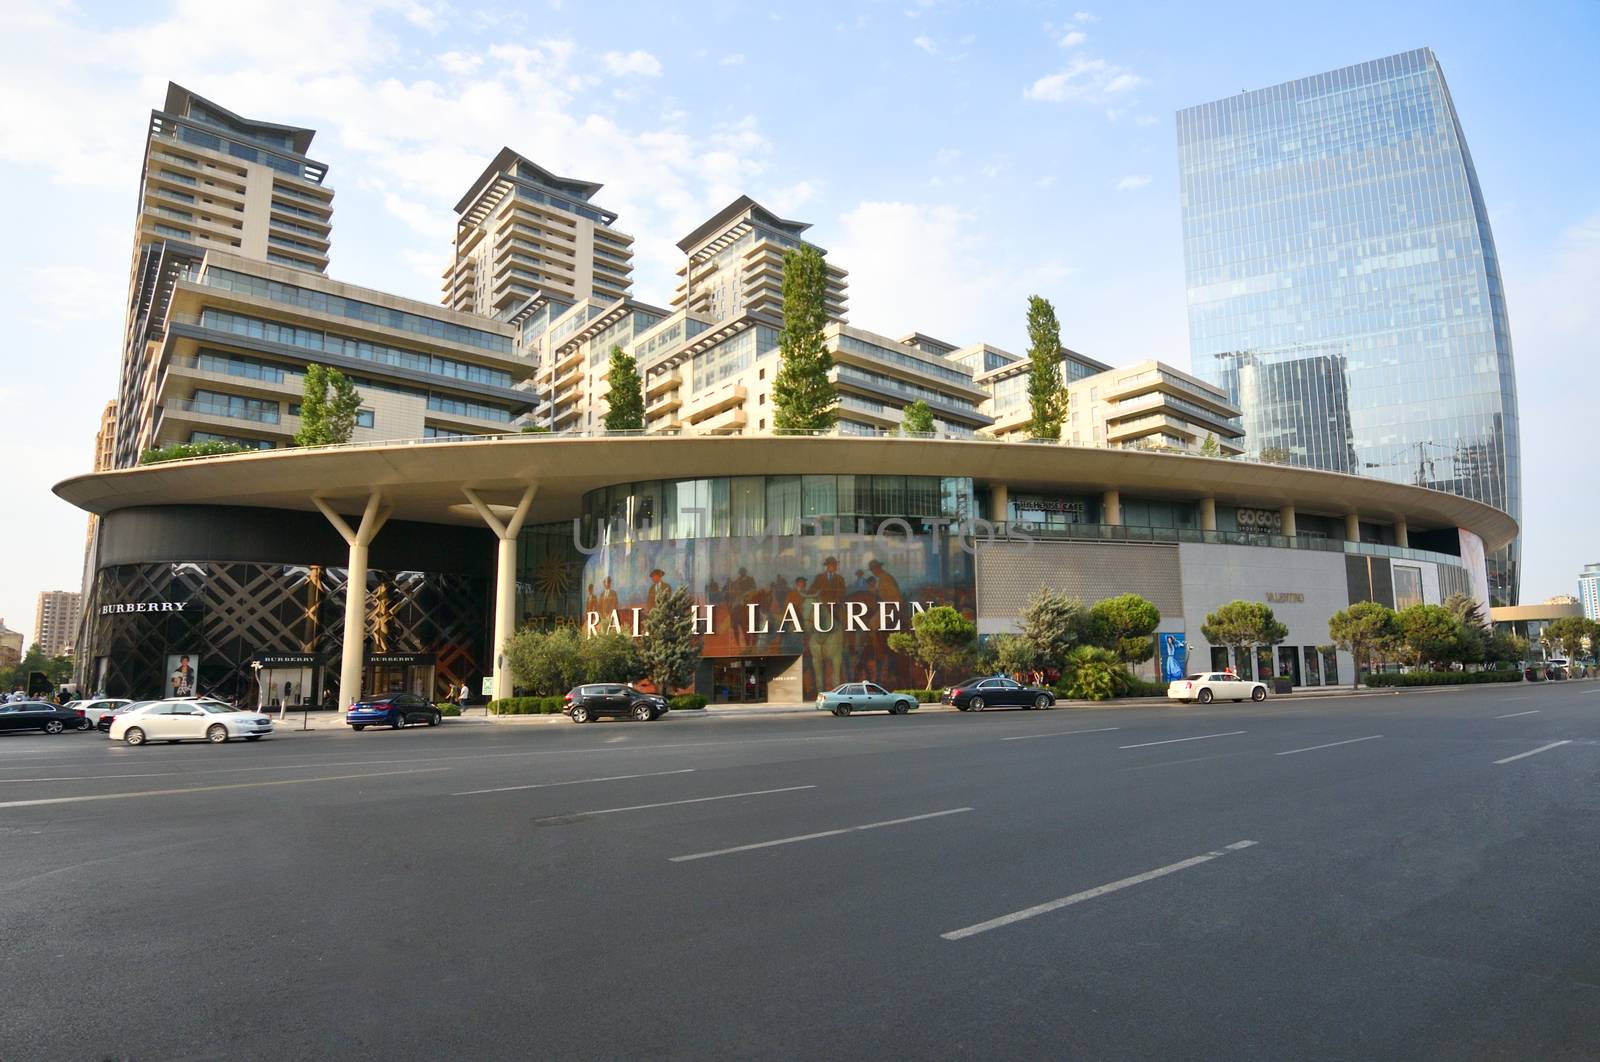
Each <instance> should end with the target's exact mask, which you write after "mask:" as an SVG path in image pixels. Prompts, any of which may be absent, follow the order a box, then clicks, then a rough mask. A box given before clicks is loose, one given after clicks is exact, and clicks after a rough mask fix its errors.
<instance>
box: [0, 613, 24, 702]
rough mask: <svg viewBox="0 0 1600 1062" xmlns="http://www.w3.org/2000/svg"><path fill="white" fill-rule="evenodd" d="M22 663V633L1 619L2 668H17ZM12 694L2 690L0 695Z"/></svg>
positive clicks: (0, 653)
mask: <svg viewBox="0 0 1600 1062" xmlns="http://www.w3.org/2000/svg"><path fill="white" fill-rule="evenodd" d="M21 661H22V632H21V631H14V630H12V629H11V628H10V627H7V626H6V621H5V619H4V618H0V667H16V666H17V664H19V663H20V662H21ZM24 677H26V676H24ZM10 692H11V691H10V690H0V693H10Z"/></svg>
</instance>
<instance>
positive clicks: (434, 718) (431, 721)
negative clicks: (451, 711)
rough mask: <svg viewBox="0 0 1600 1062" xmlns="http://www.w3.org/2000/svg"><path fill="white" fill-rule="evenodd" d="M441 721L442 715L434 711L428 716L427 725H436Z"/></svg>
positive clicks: (442, 720) (442, 719)
mask: <svg viewBox="0 0 1600 1062" xmlns="http://www.w3.org/2000/svg"><path fill="white" fill-rule="evenodd" d="M442 722H444V716H443V715H442V714H441V713H439V712H434V713H433V714H432V715H430V716H428V725H429V726H438V725H439V724H440V723H442Z"/></svg>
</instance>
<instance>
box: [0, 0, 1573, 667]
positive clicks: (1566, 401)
mask: <svg viewBox="0 0 1600 1062" xmlns="http://www.w3.org/2000/svg"><path fill="white" fill-rule="evenodd" d="M0 39H3V40H6V41H9V42H10V44H11V47H10V49H8V52H9V54H8V55H7V63H6V64H5V67H4V69H0V93H3V95H4V96H5V98H7V99H8V100H11V101H13V102H12V106H11V108H10V109H9V114H8V120H7V123H6V124H5V126H4V127H3V128H0V152H3V153H4V156H5V161H6V163H7V165H6V166H5V167H4V168H3V174H0V182H3V187H4V193H5V195H4V199H3V200H0V201H4V202H6V203H9V204H14V205H13V206H12V207H11V208H10V209H9V210H8V211H7V217H6V229H7V239H6V240H5V241H4V242H3V243H0V263H3V275H4V277H5V279H6V283H5V285H4V286H3V288H0V290H3V292H4V294H3V295H0V300H3V302H0V312H3V313H4V316H5V318H6V320H7V322H8V325H9V331H10V333H11V335H12V337H13V346H12V348H11V350H10V352H9V353H8V355H7V357H6V369H7V371H6V372H5V374H4V377H3V378H0V416H3V418H4V422H5V424H6V425H7V426H8V427H9V428H10V433H9V435H10V438H9V440H8V445H7V456H8V458H9V461H8V464H9V471H10V473H11V475H10V479H11V487H12V489H11V491H10V492H9V501H10V506H9V509H10V515H9V517H8V518H7V519H6V521H5V527H4V530H3V531H0V536H3V537H0V548H3V549H4V553H5V556H7V557H8V558H9V563H7V564H5V565H3V566H0V617H4V619H5V620H6V622H7V625H8V626H10V627H12V628H14V629H23V630H25V631H27V633H29V634H30V635H31V629H32V618H33V600H34V595H35V593H36V592H37V591H38V590H41V589H54V588H76V587H77V586H78V584H79V580H80V574H81V564H82V548H81V547H82V530H83V520H82V517H81V514H78V513H77V512H76V511H75V510H73V509H71V508H70V507H69V506H67V505H66V504H65V503H63V502H60V501H58V500H56V499H55V498H54V497H53V496H52V495H50V494H49V486H50V484H52V483H53V482H55V481H57V480H59V479H61V478H63V477H65V476H68V475H71V474H73V473H76V472H79V471H82V470H84V469H85V468H87V466H88V464H89V461H90V459H91V447H92V440H93V435H94V429H95V423H96V419H97V416H98V413H99V410H100V407H101V405H102V404H103V403H104V401H105V400H106V399H107V398H109V397H111V395H112V393H113V391H114V387H115V382H116V371H117V358H118V349H119V336H120V333H121V328H122V313H123V298H124V293H125V289H126V283H127V270H128V265H129V262H130V254H131V251H132V221H133V217H134V208H135V198H136V193H137V183H138V175H139V162H140V158H141V151H142V144H143V140H142V136H143V132H144V129H145V128H146V124H147V121H148V116H149V111H150V110H151V109H152V108H154V107H157V106H159V105H160V103H161V101H162V98H163V96H164V92H165V85H166V82H167V81H168V80H169V79H171V80H176V81H178V82H180V83H182V84H184V85H185V86H187V87H189V88H191V89H193V90H194V91H196V92H199V93H201V94H202V95H206V96H210V97H212V98H214V99H216V100H217V101H218V102H220V103H222V104H223V105H225V106H227V107H229V108H231V109H233V110H235V111H238V112H240V113H242V114H246V115H250V116H252V117H259V118H264V119H268V120H272V121H279V122H285V123H294V124H300V125H306V126H310V127H312V128H314V129H317V130H318V131H319V132H318V136H317V139H316V141H315V144H314V145H313V150H312V155H313V156H314V157H316V158H319V159H321V160H323V161H326V162H328V163H329V164H330V172H329V177H328V183H329V184H330V185H331V186H332V187H334V188H335V189H336V190H337V197H336V199H335V211H334V243H333V255H332V256H333V264H332V267H331V268H330V273H331V274H332V275H334V276H336V277H338V278H340V279H343V280H349V281H353V282H356V283H360V284H365V285H368V286H372V287H377V288H382V289H386V290H391V291H396V292H399V293H402V294H407V295H411V296H414V297H418V298H423V299H430V300H432V299H436V298H437V296H438V280H439V273H440V270H442V268H443V267H444V265H445V263H446V261H447V259H448V255H449V238H450V232H451V221H452V214H451V206H452V205H453V204H454V203H455V201H456V199H457V198H458V197H459V196H460V195H461V194H462V193H463V192H464V191H465V190H466V188H467V186H468V184H469V183H470V182H471V180H472V178H473V177H475V176H476V175H477V173H478V172H479V171H480V170H481V169H482V167H483V166H484V165H485V164H486V163H487V161H488V160H489V158H490V157H491V156H493V154H494V153H495V152H496V151H497V150H499V148H500V147H502V146H506V145H509V146H511V147H513V148H515V149H517V150H519V151H521V152H523V153H524V154H527V155H529V156H530V157H532V158H534V159H536V160H538V161H539V162H541V163H543V164H544V165H546V166H548V167H549V168H550V169H552V170H554V171H556V172H557V173H561V174H564V175H570V176H574V177H581V178H585V179H588V180H594V181H600V182H603V183H604V184H605V185H606V187H605V188H604V189H603V190H602V191H601V192H600V194H599V195H598V196H597V197H596V199H597V201H598V202H599V203H601V204H602V205H604V206H606V207H607V208H609V209H612V210H615V211H617V212H618V213H619V214H620V219H619V221H618V225H619V227H620V228H622V229H624V230H625V231H628V232H630V233H632V234H633V235H634V236H635V237H636V238H637V240H638V243H637V245H636V248H637V258H636V265H635V287H636V294H637V295H638V296H639V297H640V298H643V299H647V300H653V301H663V300H665V299H666V298H667V296H668V294H669V293H670V290H671V285H672V279H673V278H672V270H673V268H674V267H675V266H676V264H677V251H676V248H675V247H674V246H673V244H674V243H675V242H676V241H677V240H678V239H679V238H680V237H682V236H683V235H684V234H685V233H687V232H688V231H690V230H691V229H692V228H693V227H694V226H695V225H696V224H698V223H699V222H700V221H702V220H704V219H705V218H706V217H707V216H709V215H710V214H711V213H712V212H713V211H714V210H716V209H717V208H718V207H720V206H722V205H724V204H725V203H726V202H727V201H728V200H730V199H732V198H733V197H735V196H736V195H739V194H741V193H749V194H751V195H753V196H755V197H756V198H758V199H760V200H762V201H763V202H765V203H766V204H767V205H768V206H770V207H772V208H773V209H774V210H776V211H778V212H779V213H782V214H785V215H787V216H790V217H795V218H800V219H803V220H807V221H811V222H813V223H814V225H815V228H814V229H813V230H812V235H813V237H814V238H815V239H816V241H817V242H819V243H820V244H821V245H823V246H824V247H826V248H828V249H829V251H830V253H831V254H832V255H833V257H834V258H835V259H836V260H837V261H838V262H839V263H840V264H841V265H843V266H844V267H845V268H846V269H848V270H850V273H851V278H850V295H851V298H850V316H851V320H852V322H853V323H856V324H858V325H861V326H862V327H865V328H870V329H873V330H875V331H880V332H885V333H888V334H890V335H899V334H901V333H903V332H907V331H911V330H913V329H915V330H919V331H923V332H927V333H930V334H933V335H937V336H941V337H944V338H947V339H949V340H951V341H954V342H961V343H966V342H972V341H976V340H979V339H984V340H987V341H989V342H992V343H996V344H998V345H1000V346H1003V347H1006V348H1008V349H1013V350H1020V349H1022V347H1023V345H1024V344H1023V338H1022V337H1023V309H1024V302H1025V298H1026V296H1027V295H1028V294H1030V293H1033V292H1037V293H1040V294H1043V295H1046V296H1047V297H1049V298H1051V299H1052V300H1053V301H1054V302H1055V304H1056V307H1057V311H1058V314H1059V316H1060V318H1061V321H1062V325H1063V338H1064V340H1065V341H1066V342H1067V343H1068V344H1069V345H1070V346H1072V347H1074V348H1076V349H1078V350H1082V351H1084V352H1085V353H1088V354H1091V355H1093V356H1095V357H1098V358H1101V359H1102V360H1105V361H1108V362H1111V363H1112V364H1125V363H1129V362H1132V361H1135V360H1138V359H1140V358H1144V357H1150V356H1154V357H1160V358H1164V359H1166V360H1169V361H1173V362H1175V363H1177V364H1179V365H1187V363H1188V337H1187V326H1186V323H1185V318H1184V301H1183V300H1184V295H1183V261H1182V249H1181V246H1180V243H1179V229H1178V200H1177V190H1176V169H1177V164H1176V152H1175V147H1174V135H1173V113H1174V111H1175V110H1177V109H1178V108H1180V107H1184V106H1188V105H1191V104H1195V103H1201V102H1205V101H1207V100H1211V99H1216V98H1218V97H1221V96H1224V95H1228V94H1230V93H1233V92H1237V91H1239V90H1241V89H1246V88H1259V87H1262V86H1265V85H1270V84H1275V83H1277V82H1280V81H1285V80H1289V79H1291V78H1295V77H1301V76H1304V75H1307V74H1312V73H1316V72H1318V71H1322V70H1326V69H1332V68H1334V67H1338V66H1343V65H1346V64H1349V63H1353V62H1359V61H1361V60H1365V59H1371V58H1375V57H1377V56H1381V55H1387V54H1390V53H1393V52H1399V51H1404V50H1406V49H1409V48H1414V47H1418V46H1423V45H1426V46H1429V47H1431V48H1433V49H1434V51H1435V53H1436V54H1437V55H1438V57H1439V60H1440V62H1441V64H1442V65H1443V67H1444V71H1445V76H1446V79H1447V80H1448V81H1449V84H1450V88H1451V92H1452V94H1453V96H1454V98H1455V102H1456V106H1457V109H1458V110H1459V112H1460V115H1461V120H1462V124H1463V127H1464V130H1465V133H1466V137H1467V141H1468V144H1469V146H1470V148H1471V150H1472V154H1473V158H1474V161H1475V163H1476V164H1477V168H1478V173H1479V176H1480V178H1481V182H1482V186H1483V190H1484V196H1485V199H1486V201H1487V203H1488V207H1489V213H1490V217H1491V221H1492V224H1493V226H1494V233H1495V239H1496V242H1497V244H1498V247H1499V251H1500V257H1501V264H1502V268H1503V271H1504V274H1505V282H1506V288H1507V293H1508V300H1509V306H1510V313H1511V324H1512V335H1513V341H1514V344H1515V350H1516V357H1517V365H1518V379H1519V389H1520V392H1521V403H1522V409H1521V411H1522V420H1523V452H1524V470H1523V471H1524V479H1525V483H1526V489H1525V494H1526V498H1527V501H1526V511H1525V513H1524V528H1525V538H1524V542H1525V546H1524V560H1525V576H1524V580H1523V597H1524V600H1542V599H1544V598H1545V597H1547V596H1549V595H1551V594H1556V593H1574V592H1576V585H1575V580H1576V573H1577V570H1578V568H1579V567H1580V566H1581V565H1582V564H1583V563H1585V562H1588V561H1591V560H1600V543H1597V542H1595V541H1594V535H1593V528H1594V527H1595V526H1596V516H1597V515H1600V504H1597V502H1596V501H1595V500H1594V498H1595V492H1594V491H1593V490H1591V489H1587V488H1585V487H1582V486H1579V485H1578V484H1580V483H1582V481H1583V479H1584V478H1585V477H1584V476H1583V468H1584V465H1585V462H1584V458H1583V452H1582V450H1581V448H1580V449H1579V450H1574V449H1573V448H1572V446H1571V439H1572V437H1573V436H1574V434H1576V433H1577V432H1579V431H1581V430H1582V428H1583V427H1584V426H1585V421H1584V418H1585V415H1586V414H1587V413H1588V411H1589V406H1590V405H1592V403H1586V402H1585V401H1584V400H1583V398H1582V392H1583V389H1584V388H1583V385H1585V384H1587V383H1588V382H1589V381H1588V380H1587V378H1586V372H1585V369H1586V366H1588V365H1589V364H1590V363H1591V360H1592V356H1593V351H1594V347H1595V343H1596V339H1595V337H1596V336H1597V335H1600V310H1597V308H1596V307H1597V304H1600V299H1597V298H1596V297H1595V292H1596V291H1597V290H1600V180H1597V179H1596V176H1595V175H1596V173H1597V172H1600V137H1597V136H1596V97H1597V94H1596V90H1595V88H1594V86H1595V84H1596V81H1597V77H1596V75H1597V73H1600V71H1597V66H1600V64H1597V61H1596V59H1595V58H1594V53H1595V51H1596V46H1597V45H1600V5H1596V4H1594V3H1588V2H1581V3H1580V2H1573V3H1546V4H1539V5H1531V6H1529V7H1528V8H1527V9H1524V10H1516V11H1512V10H1510V9H1508V8H1506V7H1505V6H1504V5H1494V6H1491V5H1488V4H1461V3H1455V4H1414V5H1407V6H1405V7H1403V8H1399V7H1396V6H1395V5H1391V4H1378V3H1348V4H1343V5H1332V6H1330V5H1320V6H1307V5H1284V4H1270V5H1269V4H1232V5H1228V4H1223V5H1204V6H1201V5H1190V4H1178V3H1170V4H1126V5H1118V6H1116V7H1112V6H1110V5H1097V4H1091V3H1088V2H1087V0H1075V2H1070V3H1059V4H1058V3H1045V2H1038V3H1035V2H1024V3H1015V4H978V3H960V2H955V0H900V2H895V3H858V4H845V3H836V4H828V3H806V4H783V3H775V4H769V5H764V6H757V5H748V4H740V3H724V2H706V0H702V2H700V3H696V4H682V5H678V4H659V3H648V4H626V3H600V2H592V0H591V2H581V3H580V2H575V0H569V2H566V3H545V4H539V3H530V4H526V5H507V6H483V7H478V6H474V5H471V4H467V3H456V4H447V3H431V2H427V0H366V2H360V3H346V4H337V5H334V4H325V3H314V2H313V3H300V2H261V0H246V2H239V3H230V4H226V5H221V4H216V3H213V2H200V0H183V2H180V3H175V4H143V5H123V4H104V5H102V4H88V3H85V4H76V5H74V4H68V3H56V4H50V3H43V4H36V5H6V9H5V10H4V11H3V12H0ZM20 204H26V206H20Z"/></svg>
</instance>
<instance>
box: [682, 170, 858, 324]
mask: <svg viewBox="0 0 1600 1062" xmlns="http://www.w3.org/2000/svg"><path fill="white" fill-rule="evenodd" d="M810 227H811V225H810V224H809V223H807V222H803V221H788V220H785V219H784V218H780V217H778V216H777V215H776V214H774V213H773V212H772V211H770V210H768V209H767V208H765V207H763V206H762V205H761V204H760V203H758V202H756V201H755V200H754V199H751V198H750V197H749V196H747V195H742V196H740V197H739V198H738V199H735V200H734V201H733V202H731V203H729V204H728V205H727V206H725V207H723V208H722V209H721V210H719V211H717V213H715V214H713V215H712V216H711V217H710V218H709V219H707V220H706V222H705V223H704V224H702V225H701V226H700V227H699V228H697V229H695V230H694V231H693V232H691V233H689V235H687V236H685V237H684V238H683V239H681V240H679V241H678V250H680V251H682V252H683V253H684V256H685V257H684V263H683V265H682V266H680V267H679V268H678V285H677V291H676V292H674V294H673V296H672V307H673V309H675V310H677V309H681V310H686V311H688V312H690V313H693V314H696V315H699V316H700V317H702V318H704V319H708V320H715V321H720V320H725V319H727V318H731V317H736V316H738V315H739V314H741V313H755V314H766V315H769V316H776V317H780V318H781V317H782V315H783V258H784V255H786V254H788V253H789V252H790V251H792V250H794V249H795V248H796V247H799V246H800V245H801V244H803V243H806V242H807V241H806V240H804V239H803V238H802V234H803V233H804V232H805V231H806V230H807V229H809V228H810ZM810 246H812V247H816V244H810ZM817 250H818V251H820V252H821V253H822V254H823V255H824V256H826V255H827V253H828V252H827V251H825V250H823V249H822V248H821V247H817ZM826 268H827V273H828V279H827V289H826V293H825V296H824V299H825V307H826V310H827V315H828V319H829V320H833V321H843V320H845V311H846V303H847V301H848V300H847V297H846V294H845V287H846V278H847V277H848V276H849V274H848V273H846V272H845V271H844V270H843V269H841V268H839V267H838V266H836V265H834V264H833V263H831V262H830V263H828V264H827V266H826Z"/></svg>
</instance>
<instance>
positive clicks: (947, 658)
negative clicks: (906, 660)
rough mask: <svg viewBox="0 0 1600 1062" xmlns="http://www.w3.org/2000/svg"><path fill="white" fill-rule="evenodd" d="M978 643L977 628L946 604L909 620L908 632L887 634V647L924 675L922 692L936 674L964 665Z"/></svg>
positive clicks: (930, 683)
mask: <svg viewBox="0 0 1600 1062" xmlns="http://www.w3.org/2000/svg"><path fill="white" fill-rule="evenodd" d="M977 644H978V625H977V624H975V623H973V622H972V621H971V620H969V619H967V618H966V617H965V616H963V615H962V614H961V613H959V612H957V611H956V610H955V609H953V608H951V607H950V606H949V605H939V606H938V607H936V608H930V609H928V610H927V611H926V612H919V613H917V614H916V615H915V616H912V617H911V630H909V631H897V632H895V633H894V634H891V635H889V648H890V649H893V650H894V651H895V652H897V653H900V654H902V655H904V656H908V657H910V658H911V659H912V660H913V661H914V662H916V663H917V664H918V665H920V666H921V668H922V670H923V672H924V673H925V674H926V676H927V685H925V686H924V687H923V688H924V689H930V690H931V689H933V680H934V679H936V678H938V676H939V672H940V671H945V670H949V669H952V668H959V667H961V666H962V665H963V664H966V663H968V662H969V661H970V660H971V659H972V657H973V653H974V650H975V649H976V648H977Z"/></svg>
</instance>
